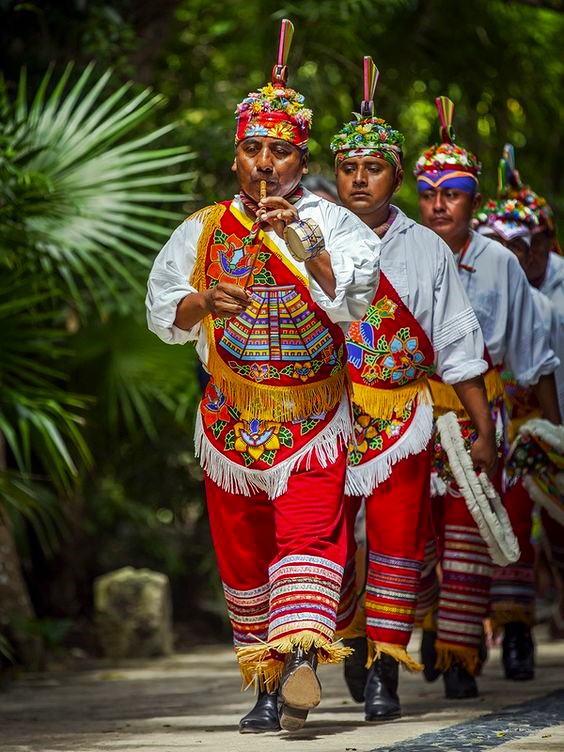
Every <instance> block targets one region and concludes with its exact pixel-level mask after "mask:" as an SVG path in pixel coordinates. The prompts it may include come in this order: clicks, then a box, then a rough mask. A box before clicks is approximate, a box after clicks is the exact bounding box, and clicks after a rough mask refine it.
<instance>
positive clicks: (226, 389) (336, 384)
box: [206, 317, 347, 423]
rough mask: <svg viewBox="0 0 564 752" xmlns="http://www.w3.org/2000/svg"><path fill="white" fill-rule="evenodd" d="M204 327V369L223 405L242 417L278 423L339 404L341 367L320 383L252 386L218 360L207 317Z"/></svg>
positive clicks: (342, 384)
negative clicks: (223, 399)
mask: <svg viewBox="0 0 564 752" xmlns="http://www.w3.org/2000/svg"><path fill="white" fill-rule="evenodd" d="M206 326H207V335H208V343H209V356H208V362H207V369H208V371H209V373H210V374H211V375H212V377H213V380H214V382H215V383H216V384H217V385H218V387H219V388H220V389H221V391H222V392H223V394H225V396H226V398H227V402H228V403H229V404H231V405H236V406H237V409H238V410H240V411H241V413H242V414H243V417H245V415H246V414H248V415H252V416H253V418H260V419H262V420H273V421H277V422H280V423H282V422H284V421H287V420H300V419H302V418H307V417H309V416H310V415H318V414H319V413H326V412H329V411H330V410H332V409H333V408H334V407H335V405H336V404H337V403H338V402H340V400H341V398H342V396H343V390H344V388H345V383H346V374H347V371H346V369H345V368H343V369H341V370H340V371H338V372H337V373H335V374H333V376H329V378H327V379H324V380H323V381H315V382H313V383H311V384H298V385H297V386H268V385H266V384H256V383H254V382H252V381H249V380H247V379H244V378H243V377H242V376H239V374H237V373H235V372H234V371H233V370H232V369H231V368H229V366H228V365H227V363H225V361H224V360H222V358H221V357H220V356H219V354H218V352H217V349H216V347H215V341H214V331H213V322H212V321H211V318H209V317H208V320H207V321H206Z"/></svg>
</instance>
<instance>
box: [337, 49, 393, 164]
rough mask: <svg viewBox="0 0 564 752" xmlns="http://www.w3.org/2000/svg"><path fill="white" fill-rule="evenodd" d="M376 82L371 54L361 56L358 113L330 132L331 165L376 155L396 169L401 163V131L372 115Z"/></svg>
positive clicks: (376, 70) (375, 70) (375, 68)
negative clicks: (362, 70) (336, 130)
mask: <svg viewBox="0 0 564 752" xmlns="http://www.w3.org/2000/svg"><path fill="white" fill-rule="evenodd" d="M377 83H378V68H377V67H376V66H375V65H374V62H373V60H372V58H371V57H369V56H365V58H364V99H363V100H362V103H361V105H360V113H354V114H355V116H356V120H351V121H350V122H348V123H345V125H344V126H343V127H342V128H341V130H340V131H339V132H338V133H337V134H336V135H335V136H333V139H332V141H331V151H332V152H333V153H334V154H335V165H338V164H340V162H342V161H343V160H344V159H350V158H351V157H379V158H380V159H385V160H386V161H387V162H389V163H390V164H391V165H392V167H393V168H394V169H395V170H397V169H399V168H400V167H401V158H402V151H401V150H402V146H403V142H404V140H405V139H404V137H403V134H402V133H400V132H399V131H396V130H394V129H393V128H392V126H391V125H388V123H386V121H385V120H382V119H381V118H377V117H374V92H375V91H376V84H377Z"/></svg>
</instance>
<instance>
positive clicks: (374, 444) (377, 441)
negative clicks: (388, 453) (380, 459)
mask: <svg viewBox="0 0 564 752" xmlns="http://www.w3.org/2000/svg"><path fill="white" fill-rule="evenodd" d="M383 445H384V440H383V439H382V437H381V436H373V437H372V438H371V439H369V440H368V446H369V447H370V449H382V447H383Z"/></svg>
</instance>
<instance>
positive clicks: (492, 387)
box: [429, 368, 505, 416]
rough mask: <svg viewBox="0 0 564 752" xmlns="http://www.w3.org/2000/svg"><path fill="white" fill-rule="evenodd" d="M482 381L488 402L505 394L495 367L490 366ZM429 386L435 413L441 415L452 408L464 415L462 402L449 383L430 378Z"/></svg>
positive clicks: (458, 413)
mask: <svg viewBox="0 0 564 752" xmlns="http://www.w3.org/2000/svg"><path fill="white" fill-rule="evenodd" d="M484 382H485V384H486V394H487V397H488V402H493V400H495V399H498V398H499V397H503V396H504V395H505V389H504V386H503V381H502V380H501V376H500V375H499V373H498V371H497V369H496V368H491V369H490V370H489V371H488V372H487V373H486V374H485V375H484ZM429 386H430V388H431V394H432V395H433V404H434V406H435V413H436V414H437V415H443V414H444V413H448V412H449V411H450V410H454V411H455V412H456V414H457V415H460V416H466V411H465V410H464V408H463V407H462V402H461V401H460V400H459V399H458V397H457V396H456V392H455V391H454V388H453V387H452V386H451V385H450V384H443V382H442V381H435V380H434V379H430V380H429Z"/></svg>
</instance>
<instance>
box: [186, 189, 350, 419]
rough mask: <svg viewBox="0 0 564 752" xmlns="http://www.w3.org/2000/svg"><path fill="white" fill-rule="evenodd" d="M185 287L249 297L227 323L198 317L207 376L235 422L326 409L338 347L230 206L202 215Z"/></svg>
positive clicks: (263, 238)
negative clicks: (227, 287) (222, 287)
mask: <svg viewBox="0 0 564 752" xmlns="http://www.w3.org/2000/svg"><path fill="white" fill-rule="evenodd" d="M205 212H206V213H205V214H204V215H203V216H202V220H203V221H204V229H203V231H202V234H201V236H200V241H199V243H198V249H197V259H196V266H195V268H194V273H193V275H192V280H191V282H192V284H193V285H194V287H195V288H196V289H197V290H199V291H204V290H206V289H209V288H211V287H214V286H215V285H217V284H218V283H220V282H229V283H231V284H236V285H239V286H241V287H244V288H246V289H247V290H248V291H249V292H250V294H251V302H250V305H249V306H248V307H247V309H246V310H245V311H244V312H243V313H242V314H240V315H238V316H234V317H233V318H229V319H228V318H220V317H217V316H214V315H211V314H210V315H209V316H206V318H205V320H204V325H205V326H206V327H207V335H208V344H209V358H208V363H207V369H208V371H209V372H210V374H211V376H212V379H213V381H214V383H215V384H217V386H218V387H219V389H220V390H221V392H222V393H223V394H224V395H225V396H226V398H227V401H228V403H229V404H231V405H234V406H235V407H236V408H237V409H238V410H239V411H241V413H242V414H243V415H252V416H253V418H255V419H260V420H275V421H287V420H299V419H302V418H306V417H307V416H309V415H312V414H321V413H324V412H327V411H329V410H331V409H332V408H333V407H335V405H336V404H337V403H338V402H339V401H340V400H341V397H342V394H343V389H344V386H345V375H346V370H345V362H346V361H345V355H346V353H345V343H344V336H343V333H342V330H341V328H340V327H339V326H338V325H336V324H334V323H333V322H331V320H330V319H329V318H328V316H327V315H326V314H325V312H324V311H323V310H322V309H321V308H320V307H319V306H318V305H317V304H316V303H314V301H313V300H312V298H311V295H310V293H309V280H308V278H307V276H305V275H304V274H303V273H302V272H301V271H299V269H298V268H297V267H295V266H294V265H293V264H292V262H291V261H290V260H288V259H287V258H286V257H285V256H284V255H283V254H282V253H281V252H280V250H279V249H278V247H277V246H276V244H275V243H274V242H272V240H271V239H270V238H269V237H268V236H267V235H265V234H264V233H263V232H262V231H260V230H259V232H258V234H257V235H256V237H255V235H254V233H253V222H252V220H250V219H249V218H248V217H246V216H245V215H244V214H242V213H241V212H239V211H238V210H237V209H236V208H235V207H234V206H233V203H232V202H230V201H227V202H223V203H221V204H217V205H216V206H213V207H211V208H208V209H207V210H205Z"/></svg>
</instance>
